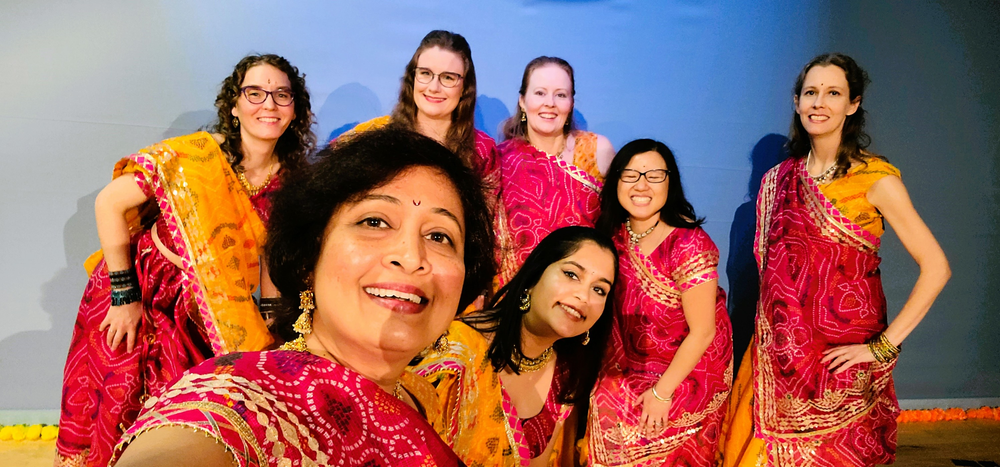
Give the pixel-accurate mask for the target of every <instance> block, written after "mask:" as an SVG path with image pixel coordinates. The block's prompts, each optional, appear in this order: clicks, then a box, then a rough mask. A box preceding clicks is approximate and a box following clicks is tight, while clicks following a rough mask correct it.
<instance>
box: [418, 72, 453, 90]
mask: <svg viewBox="0 0 1000 467" xmlns="http://www.w3.org/2000/svg"><path fill="white" fill-rule="evenodd" d="M435 76H437V79H438V82H439V83H441V86H444V87H446V88H453V87H455V86H458V83H461V82H462V75H460V74H458V73H452V72H450V71H442V72H441V73H434V72H433V71H431V69H430V68H424V67H417V69H416V70H414V71H413V79H415V80H417V82H418V83H420V84H430V83H431V81H434V77H435Z"/></svg>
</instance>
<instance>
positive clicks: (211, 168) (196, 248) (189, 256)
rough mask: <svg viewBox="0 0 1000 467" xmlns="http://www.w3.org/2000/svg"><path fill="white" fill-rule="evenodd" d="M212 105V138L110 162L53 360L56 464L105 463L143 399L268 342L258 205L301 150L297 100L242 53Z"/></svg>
mask: <svg viewBox="0 0 1000 467" xmlns="http://www.w3.org/2000/svg"><path fill="white" fill-rule="evenodd" d="M215 105H216V107H217V108H218V115H219V120H218V122H217V123H216V124H215V127H214V129H213V130H214V133H206V132H199V133H195V134H191V135H187V136H181V137H178V138H171V139H168V140H165V141H163V142H161V143H159V144H155V145H153V146H149V147H147V148H145V149H143V150H141V151H139V152H138V153H136V154H133V155H131V156H129V157H127V158H125V159H122V160H121V161H120V162H119V163H118V164H117V165H116V166H115V171H114V179H113V180H112V182H111V183H109V184H108V185H107V186H106V187H105V188H104V189H103V190H101V192H100V194H98V196H97V201H96V203H95V207H94V209H95V212H96V217H97V232H98V235H99V236H100V239H101V251H100V252H99V254H97V255H95V256H94V257H92V258H91V259H90V260H88V264H87V266H88V271H90V281H89V283H88V285H87V289H86V290H85V291H84V295H83V300H82V302H81V304H80V310H79V313H78V315H77V321H76V327H75V329H74V332H73V339H72V341H71V343H70V350H69V358H68V359H67V362H66V369H65V374H64V383H63V397H62V411H61V418H60V421H59V426H60V430H59V439H58V440H57V443H56V450H57V459H56V461H57V462H56V463H57V465H106V464H107V462H108V459H109V458H110V456H111V449H112V447H113V446H114V443H115V442H116V441H117V440H118V438H119V437H120V436H121V434H122V432H123V431H124V430H125V429H126V428H128V427H129V426H130V425H131V424H132V422H134V421H135V417H136V415H137V414H138V413H139V409H140V406H141V404H142V401H144V400H145V399H146V398H147V397H148V396H149V395H151V394H155V393H157V392H159V390H161V389H162V388H163V387H164V386H165V385H166V384H167V383H169V382H170V381H171V380H173V379H174V378H176V377H177V376H179V375H180V374H181V373H182V372H183V371H184V370H187V369H188V368H190V367H191V366H193V365H195V364H197V363H199V362H201V361H202V360H204V359H205V358H208V357H210V356H212V355H221V354H224V353H228V352H231V351H234V350H260V349H263V348H265V347H266V346H268V345H269V344H271V342H272V337H271V334H270V333H269V332H268V330H267V326H266V325H265V321H264V319H263V318H262V316H261V313H260V312H258V308H257V306H256V305H255V304H254V301H253V297H252V294H253V293H254V291H255V290H256V289H257V286H258V284H262V283H263V284H264V285H262V295H264V296H265V297H269V296H273V295H274V291H273V287H268V286H267V285H269V281H267V279H266V278H267V276H266V273H262V268H261V266H260V260H259V257H260V242H261V241H262V239H263V237H262V235H263V233H264V229H265V225H266V223H267V220H268V213H269V211H270V209H269V205H270V197H271V196H272V194H273V193H274V192H275V191H276V190H277V189H278V186H279V185H280V184H281V182H282V180H283V179H284V178H286V177H287V176H288V175H290V174H292V173H293V172H294V171H295V170H296V169H298V168H299V167H301V166H302V165H303V162H304V159H305V155H306V154H307V153H308V152H309V151H310V150H311V149H312V147H313V146H314V144H315V137H314V136H313V134H312V133H311V132H310V126H311V124H312V121H313V115H312V112H311V110H310V104H309V93H308V91H307V90H306V87H305V80H304V78H303V76H302V75H300V74H299V71H298V69H296V68H295V67H293V66H292V65H291V64H289V63H288V61H287V60H285V59H284V58H282V57H279V56H277V55H250V56H247V57H245V58H243V59H242V60H241V61H240V62H239V63H238V64H237V65H236V68H235V69H234V70H233V73H232V75H230V76H229V77H227V78H226V79H225V80H224V81H223V83H222V89H221V91H220V92H219V95H218V97H217V98H216V101H215ZM265 301H268V300H265ZM270 303H273V302H270ZM261 311H264V310H261Z"/></svg>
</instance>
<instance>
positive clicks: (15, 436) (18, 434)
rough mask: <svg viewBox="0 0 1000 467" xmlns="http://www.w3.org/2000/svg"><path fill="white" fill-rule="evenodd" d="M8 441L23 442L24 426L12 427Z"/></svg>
mask: <svg viewBox="0 0 1000 467" xmlns="http://www.w3.org/2000/svg"><path fill="white" fill-rule="evenodd" d="M10 439H12V440H14V441H23V440H24V425H14V429H13V430H12V431H11V433H10Z"/></svg>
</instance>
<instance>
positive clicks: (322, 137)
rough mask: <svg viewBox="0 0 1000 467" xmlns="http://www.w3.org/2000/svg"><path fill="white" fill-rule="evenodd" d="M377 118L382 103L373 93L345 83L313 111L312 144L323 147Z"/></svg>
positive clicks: (357, 85)
mask: <svg viewBox="0 0 1000 467" xmlns="http://www.w3.org/2000/svg"><path fill="white" fill-rule="evenodd" d="M381 115H382V103H381V102H379V100H378V96H376V95H375V92H374V91H372V90H371V89H369V88H368V87H365V86H362V85H361V84H359V83H348V84H345V85H343V86H341V87H339V88H337V89H335V90H334V91H333V92H331V93H330V95H329V96H327V97H326V101H325V102H323V105H322V106H321V107H320V108H319V110H318V111H316V122H317V125H318V128H317V129H316V139H317V143H316V144H317V146H319V147H323V146H326V144H327V143H329V142H330V141H331V140H333V139H334V138H336V137H338V136H340V135H341V134H342V133H344V132H345V131H347V130H350V129H352V128H354V126H355V125H357V124H358V123H361V122H367V121H368V120H371V119H373V118H375V117H379V116H381Z"/></svg>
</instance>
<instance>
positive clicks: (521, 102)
mask: <svg viewBox="0 0 1000 467" xmlns="http://www.w3.org/2000/svg"><path fill="white" fill-rule="evenodd" d="M525 107H527V106H526V105H524V96H520V97H518V98H517V110H519V111H521V112H524V113H528V112H525V110H524V108H525Z"/></svg>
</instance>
